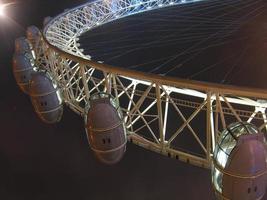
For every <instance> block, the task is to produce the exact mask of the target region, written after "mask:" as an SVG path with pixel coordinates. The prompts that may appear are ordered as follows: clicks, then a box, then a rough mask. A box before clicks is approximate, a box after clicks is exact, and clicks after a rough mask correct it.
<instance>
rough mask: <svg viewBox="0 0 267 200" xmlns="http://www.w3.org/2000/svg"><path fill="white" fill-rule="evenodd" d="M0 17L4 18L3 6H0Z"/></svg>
mask: <svg viewBox="0 0 267 200" xmlns="http://www.w3.org/2000/svg"><path fill="white" fill-rule="evenodd" d="M0 16H1V17H3V16H5V5H4V4H3V5H0Z"/></svg>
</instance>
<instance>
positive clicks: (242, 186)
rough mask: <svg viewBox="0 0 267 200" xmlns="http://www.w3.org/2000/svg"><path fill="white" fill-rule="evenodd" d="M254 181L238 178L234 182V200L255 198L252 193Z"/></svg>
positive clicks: (251, 199)
mask: <svg viewBox="0 0 267 200" xmlns="http://www.w3.org/2000/svg"><path fill="white" fill-rule="evenodd" d="M252 185H253V184H252V181H251V180H247V181H242V180H240V179H239V180H236V181H234V184H233V191H232V195H233V200H241V199H242V200H254V199H253V198H252V197H253V194H252Z"/></svg>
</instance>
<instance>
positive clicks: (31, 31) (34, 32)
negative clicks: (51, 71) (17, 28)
mask: <svg viewBox="0 0 267 200" xmlns="http://www.w3.org/2000/svg"><path fill="white" fill-rule="evenodd" d="M26 35H27V39H28V40H29V41H30V42H31V44H32V45H33V46H35V44H36V43H37V42H38V41H39V39H40V37H41V32H40V30H39V28H37V27H36V26H29V27H28V28H27V31H26Z"/></svg>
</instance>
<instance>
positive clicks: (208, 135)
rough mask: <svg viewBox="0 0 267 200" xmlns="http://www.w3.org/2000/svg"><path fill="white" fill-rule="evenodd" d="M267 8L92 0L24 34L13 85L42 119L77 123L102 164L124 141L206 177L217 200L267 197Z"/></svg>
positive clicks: (176, 0)
mask: <svg viewBox="0 0 267 200" xmlns="http://www.w3.org/2000/svg"><path fill="white" fill-rule="evenodd" d="M265 4H266V3H265V2H263V1H261V0H257V1H255V0H254V1H251V0H246V1H239V0H236V1H232V0H225V1H220V0H145V1H139V0H97V1H93V2H88V3H85V4H82V5H80V6H78V7H75V8H71V9H67V10H65V11H64V12H63V13H61V14H59V15H58V16H56V17H46V18H45V20H44V26H43V27H40V28H37V27H36V26H30V27H28V28H27V31H26V37H21V38H18V39H17V40H16V42H15V54H14V58H13V73H14V77H15V79H16V82H17V84H18V86H19V87H20V88H21V90H22V91H23V92H24V93H26V94H28V95H29V96H30V99H31V102H32V104H33V107H34V110H35V111H36V113H37V115H38V116H39V118H40V119H41V120H42V121H43V122H45V123H48V124H54V123H57V122H59V121H60V120H61V118H62V116H63V115H64V114H63V110H64V106H67V107H69V108H70V109H71V110H72V111H73V112H75V113H76V114H78V115H80V116H81V118H82V119H83V120H84V126H85V132H86V135H87V138H88V143H89V146H90V148H91V150H92V151H93V152H94V155H95V157H96V158H97V160H99V161H100V162H102V163H104V164H108V165H112V164H115V163H118V162H119V161H120V160H121V159H122V158H123V156H127V151H126V148H127V141H128V142H130V143H133V144H135V145H138V146H140V147H142V148H144V149H147V150H149V151H154V152H156V153H159V154H162V155H163V156H167V157H169V158H172V159H175V160H180V161H182V162H186V163H187V164H188V165H194V166H198V167H201V168H206V169H210V170H211V176H212V180H211V183H212V187H213V190H214V193H215V195H216V199H222V200H224V199H225V200H226V199H231V200H240V199H244V200H246V199H247V200H249V199H251V200H254V199H255V200H256V199H264V195H265V192H266V186H267V185H266V183H267V162H266V160H267V159H266V158H267V148H266V147H267V146H266V139H265V138H266V131H267V117H266V108H267V101H266V100H267V90H266V87H265V85H264V78H265V74H264V73H265V71H266V70H265V67H264V63H265V64H266V63H267V61H266V60H265V59H266V56H265V54H264V50H266V46H265V45H266V32H267V29H266V24H265V21H264V20H265V19H266V16H267V15H266V7H265ZM264 24H265V25H264ZM259 27H261V28H259ZM264 31H265V32H264ZM253 71H254V72H255V73H254V74H253ZM256 72H258V73H256ZM261 88H262V89H261Z"/></svg>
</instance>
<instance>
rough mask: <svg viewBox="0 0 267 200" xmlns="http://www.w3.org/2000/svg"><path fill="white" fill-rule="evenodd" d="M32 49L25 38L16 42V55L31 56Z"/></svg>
mask: <svg viewBox="0 0 267 200" xmlns="http://www.w3.org/2000/svg"><path fill="white" fill-rule="evenodd" d="M31 51H32V47H31V44H30V43H29V41H28V40H27V39H26V38H25V37H20V38H17V39H16V40H15V53H16V54H26V53H29V54H31Z"/></svg>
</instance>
